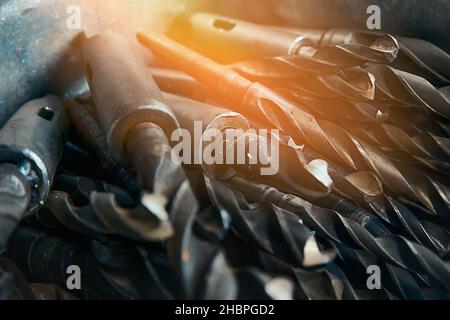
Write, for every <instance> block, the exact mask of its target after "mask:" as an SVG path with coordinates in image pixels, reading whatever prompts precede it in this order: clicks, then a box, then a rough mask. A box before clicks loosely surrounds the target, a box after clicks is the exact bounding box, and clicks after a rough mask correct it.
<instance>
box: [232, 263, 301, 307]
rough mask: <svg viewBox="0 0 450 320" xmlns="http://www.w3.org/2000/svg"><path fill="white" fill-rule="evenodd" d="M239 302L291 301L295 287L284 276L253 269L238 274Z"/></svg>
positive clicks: (246, 269) (245, 269)
mask: <svg viewBox="0 0 450 320" xmlns="http://www.w3.org/2000/svg"><path fill="white" fill-rule="evenodd" d="M237 276H238V278H239V300H248V299H258V300H293V299H294V298H295V285H294V283H293V281H292V280H291V279H290V278H288V277H286V276H277V275H271V274H268V273H266V272H264V271H262V270H259V269H257V268H254V267H248V268H244V269H242V270H239V272H238V275H237Z"/></svg>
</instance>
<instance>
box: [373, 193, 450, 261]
mask: <svg viewBox="0 0 450 320" xmlns="http://www.w3.org/2000/svg"><path fill="white" fill-rule="evenodd" d="M365 207H366V208H367V209H368V210H370V211H371V212H374V213H375V214H377V215H378V217H380V218H381V219H382V220H383V221H385V222H386V223H387V224H389V225H391V226H393V227H394V228H395V229H397V230H401V231H403V232H404V233H405V235H407V236H409V237H410V238H411V239H413V240H414V241H416V242H417V243H420V244H422V245H423V246H425V247H427V248H429V249H430V250H433V251H436V252H438V253H441V252H447V251H448V250H449V249H450V247H449V246H450V236H449V233H448V231H447V230H445V228H443V227H441V226H440V225H438V224H436V223H433V222H431V221H427V220H423V219H419V218H418V217H417V216H416V215H415V214H414V213H413V212H412V211H411V210H410V209H409V208H408V207H407V206H406V205H404V204H402V203H401V202H400V201H398V200H396V199H394V198H392V197H390V196H389V195H386V194H384V195H383V196H382V197H379V198H378V199H375V200H374V201H372V202H370V203H367V204H366V205H365Z"/></svg>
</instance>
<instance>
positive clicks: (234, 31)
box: [169, 13, 399, 63]
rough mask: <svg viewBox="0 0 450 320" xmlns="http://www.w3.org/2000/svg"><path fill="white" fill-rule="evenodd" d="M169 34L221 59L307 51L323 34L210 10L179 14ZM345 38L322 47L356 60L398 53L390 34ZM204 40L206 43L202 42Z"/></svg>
mask: <svg viewBox="0 0 450 320" xmlns="http://www.w3.org/2000/svg"><path fill="white" fill-rule="evenodd" d="M169 34H170V36H171V37H173V38H175V39H176V40H178V41H185V42H188V43H190V44H191V45H192V46H193V48H194V49H196V50H198V51H201V52H202V53H203V54H206V55H207V56H211V57H214V58H218V59H220V61H219V60H218V61H219V62H222V63H228V62H230V61H231V62H233V60H234V61H236V60H239V59H236V58H243V59H251V58H256V57H259V56H278V55H288V54H310V53H311V50H314V49H315V48H314V47H318V48H320V47H321V46H320V44H321V42H320V40H322V36H323V32H322V31H316V30H302V31H301V32H296V30H291V29H287V28H280V27H271V26H263V25H258V24H254V23H249V22H246V21H242V20H238V19H234V18H229V17H224V16H219V15H214V14H209V13H194V14H192V15H188V16H180V17H179V18H178V19H177V20H176V21H175V23H174V25H173V26H172V28H171V30H169ZM333 35H334V34H333V33H332V32H330V34H328V37H325V38H324V39H323V40H328V38H329V37H332V36H333ZM268 39H270V41H268ZM341 39H342V38H341ZM344 39H345V42H344V43H342V42H341V41H340V42H339V45H335V44H334V43H333V44H332V45H331V46H326V44H324V45H323V46H322V47H326V48H325V50H322V51H326V50H327V49H331V50H332V52H333V54H334V55H338V56H342V57H343V58H344V59H347V60H352V62H353V61H355V60H356V61H359V63H362V62H363V61H373V62H382V63H389V62H391V61H393V60H394V59H395V58H396V57H397V54H398V51H399V45H398V42H397V40H396V39H395V38H393V37H392V36H390V35H385V34H381V35H373V34H371V33H368V32H352V33H350V34H349V33H348V32H347V34H345V38H344ZM328 42H330V41H329V40H328ZM206 43H207V44H208V45H205V44H206ZM327 44H328V43H327ZM219 48H220V49H219ZM341 60H342V58H341ZM353 63H354V62H353Z"/></svg>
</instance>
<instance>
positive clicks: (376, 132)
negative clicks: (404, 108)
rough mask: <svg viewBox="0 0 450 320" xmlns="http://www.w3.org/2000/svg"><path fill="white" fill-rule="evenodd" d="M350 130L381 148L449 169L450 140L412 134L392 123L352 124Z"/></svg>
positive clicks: (429, 164)
mask: <svg viewBox="0 0 450 320" xmlns="http://www.w3.org/2000/svg"><path fill="white" fill-rule="evenodd" d="M349 131H350V132H352V133H353V134H354V135H355V136H357V137H360V138H362V139H364V140H366V141H368V142H370V143H372V144H373V145H376V146H378V147H380V148H384V149H390V150H398V151H402V152H405V153H407V154H408V155H410V156H411V157H412V159H415V160H417V162H418V163H424V164H426V165H428V167H431V168H435V169H436V170H437V171H438V172H439V171H441V169H442V168H444V172H445V168H447V169H448V166H449V162H450V140H449V139H448V138H443V137H437V136H435V135H433V134H431V133H420V134H417V135H414V136H410V135H409V134H408V133H407V132H405V131H404V130H402V129H401V128H398V127H396V126H393V125H390V124H379V125H373V126H370V125H368V126H358V127H356V126H350V128H349Z"/></svg>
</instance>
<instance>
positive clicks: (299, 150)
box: [152, 69, 382, 202]
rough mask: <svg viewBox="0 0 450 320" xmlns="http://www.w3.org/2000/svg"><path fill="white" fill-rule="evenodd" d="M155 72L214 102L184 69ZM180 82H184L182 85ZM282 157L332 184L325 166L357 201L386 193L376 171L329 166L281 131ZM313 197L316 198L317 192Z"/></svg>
mask: <svg viewBox="0 0 450 320" xmlns="http://www.w3.org/2000/svg"><path fill="white" fill-rule="evenodd" d="M153 70H154V69H152V71H153ZM155 72H156V73H155V74H154V76H155V81H156V82H157V84H158V86H160V87H161V88H166V89H167V90H168V91H169V92H171V93H173V94H176V95H182V96H183V95H186V96H187V97H188V98H190V99H194V100H199V101H201V102H205V103H207V102H210V99H209V98H208V97H209V95H208V93H207V92H206V93H204V94H202V95H198V94H194V92H196V93H198V92H202V90H205V89H204V87H203V86H202V85H201V84H200V83H199V82H198V81H197V80H195V79H193V78H190V77H189V76H187V75H185V74H184V73H182V72H179V71H174V70H157V71H155ZM185 82H189V88H191V89H192V90H189V91H186V90H183V89H182V88H183V83H185ZM178 84H180V86H178ZM180 88H181V89H180ZM213 100H214V101H213V103H216V101H220V98H214V99H213ZM222 105H224V106H229V105H230V103H229V102H223V104H222ZM228 109H236V110H237V108H233V107H231V108H230V107H228ZM175 112H176V111H175ZM248 120H251V119H248ZM250 125H251V126H252V127H254V128H263V127H264V126H263V125H261V124H257V123H255V121H252V122H251V123H250ZM292 150H294V151H295V154H294V153H293V152H292ZM281 153H286V156H283V157H281ZM280 158H283V159H288V160H289V161H287V163H286V165H287V164H288V163H289V165H287V167H288V168H289V167H291V166H292V164H291V161H290V160H291V159H298V160H299V161H300V162H301V163H302V164H303V167H305V168H307V169H308V168H309V171H310V172H311V171H312V170H313V171H314V172H316V171H319V173H320V176H321V177H322V179H320V180H322V181H323V183H324V184H325V185H329V182H327V179H324V178H325V177H326V176H325V175H324V174H323V173H324V172H325V170H327V171H328V174H329V175H330V176H331V180H332V182H333V185H334V187H335V188H336V190H338V192H339V193H340V194H344V195H345V196H346V197H349V198H350V199H353V200H355V201H357V202H367V201H371V200H373V199H374V198H376V197H377V196H378V195H380V194H381V193H382V186H381V182H380V181H379V179H378V178H377V177H376V176H375V175H374V174H373V173H371V172H368V171H358V172H351V171H348V170H345V169H344V168H342V167H341V166H339V165H337V164H336V163H334V162H331V161H327V165H326V168H325V162H323V161H322V160H321V159H323V156H322V155H320V154H318V153H317V152H315V151H314V150H312V149H311V148H309V147H308V146H306V145H301V146H297V145H295V143H294V142H293V140H292V139H291V138H290V137H288V136H285V135H283V134H281V133H280ZM283 164H284V162H282V163H281V165H283ZM294 167H297V165H294ZM320 168H322V169H320ZM319 169H320V170H319ZM290 172H291V173H292V170H290ZM296 172H297V171H296ZM285 178H286V180H285V181H289V180H291V178H290V177H285ZM304 178H305V177H304V176H303V178H302V179H301V180H302V185H305V184H306V181H305V179H304ZM296 190H297V191H299V190H301V189H298V188H297V189H296ZM302 195H303V196H308V195H311V194H310V193H309V192H305V190H302ZM313 197H314V198H315V197H316V196H313Z"/></svg>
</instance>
